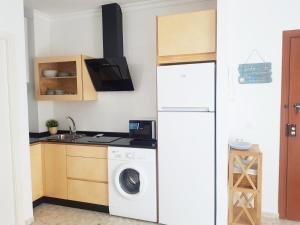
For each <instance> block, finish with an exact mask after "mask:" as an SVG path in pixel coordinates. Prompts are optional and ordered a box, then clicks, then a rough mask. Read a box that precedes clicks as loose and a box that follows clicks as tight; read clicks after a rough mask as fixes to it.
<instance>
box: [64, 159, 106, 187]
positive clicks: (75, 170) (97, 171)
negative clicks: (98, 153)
mask: <svg viewBox="0 0 300 225" xmlns="http://www.w3.org/2000/svg"><path fill="white" fill-rule="evenodd" d="M67 176H68V178H73V179H79V180H89V181H100V182H107V180H108V178H107V159H96V158H85V157H70V156H68V157H67Z"/></svg>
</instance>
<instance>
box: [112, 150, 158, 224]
mask: <svg viewBox="0 0 300 225" xmlns="http://www.w3.org/2000/svg"><path fill="white" fill-rule="evenodd" d="M108 183H109V189H108V190H109V212H110V214H111V215H115V216H122V217H128V218H133V219H139V220H145V221H151V222H157V191H156V189H157V186H156V150H155V149H144V148H126V147H109V148H108Z"/></svg>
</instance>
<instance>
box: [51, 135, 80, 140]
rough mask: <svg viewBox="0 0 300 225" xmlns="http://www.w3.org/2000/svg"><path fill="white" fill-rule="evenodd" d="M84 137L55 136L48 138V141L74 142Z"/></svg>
mask: <svg viewBox="0 0 300 225" xmlns="http://www.w3.org/2000/svg"><path fill="white" fill-rule="evenodd" d="M84 136H85V135H84V134H57V135H53V136H50V137H49V138H48V140H57V141H74V140H76V139H78V138H82V137H84Z"/></svg>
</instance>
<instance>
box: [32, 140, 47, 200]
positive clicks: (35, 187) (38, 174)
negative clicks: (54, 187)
mask: <svg viewBox="0 0 300 225" xmlns="http://www.w3.org/2000/svg"><path fill="white" fill-rule="evenodd" d="M30 161H31V183H32V201H35V200H37V199H39V198H41V197H43V195H44V185H43V150H42V145H41V144H35V145H31V146H30Z"/></svg>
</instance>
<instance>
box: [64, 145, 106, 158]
mask: <svg viewBox="0 0 300 225" xmlns="http://www.w3.org/2000/svg"><path fill="white" fill-rule="evenodd" d="M67 155H69V156H81V157H91V158H99V159H106V158H107V146H86V145H68V146H67Z"/></svg>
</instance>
